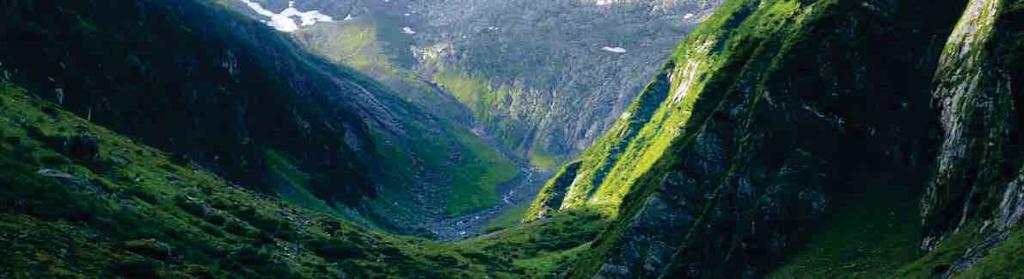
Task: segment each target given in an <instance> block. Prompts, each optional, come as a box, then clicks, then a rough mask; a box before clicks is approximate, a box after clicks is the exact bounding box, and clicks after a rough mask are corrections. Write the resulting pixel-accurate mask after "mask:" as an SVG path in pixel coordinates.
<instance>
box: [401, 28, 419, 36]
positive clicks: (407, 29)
mask: <svg viewBox="0 0 1024 279" xmlns="http://www.w3.org/2000/svg"><path fill="white" fill-rule="evenodd" d="M402 34H409V35H412V34H416V31H412V27H409V26H406V27H402Z"/></svg>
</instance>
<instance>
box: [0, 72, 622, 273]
mask: <svg viewBox="0 0 1024 279" xmlns="http://www.w3.org/2000/svg"><path fill="white" fill-rule="evenodd" d="M0 138H2V140H3V141H2V142H0V277H3V278H97V277H99V278H113V277H127V278H484V277H491V278H522V277H540V276H542V275H544V274H553V273H554V272H557V271H559V270H564V269H565V268H566V267H567V265H568V264H567V263H568V262H569V261H570V260H571V259H573V258H574V257H575V255H577V254H578V251H579V249H576V248H577V247H581V245H583V244H585V243H586V242H588V241H589V240H590V239H592V238H593V237H594V235H595V234H596V233H597V232H598V229H599V228H600V227H601V226H602V224H603V222H602V221H601V220H602V218H601V217H600V215H599V213H597V212H586V211H580V212H571V213H567V214H565V215H562V216H563V217H558V218H554V219H551V220H550V221H549V222H544V223H536V224H531V225H528V226H523V227H519V228H517V229H516V230H508V231H500V232H496V233H492V234H490V235H487V236H484V237H481V238H477V239H472V240H468V241H464V242H460V243H445V244H442V243H435V242H432V241H429V240H425V239H417V238H405V237H395V236H390V235H388V234H386V233H383V232H379V231H372V230H367V229H365V228H362V227H359V226H355V225H353V224H351V223H349V222H348V221H345V220H342V219H339V218H336V217H333V216H330V215H327V214H323V213H321V212H318V211H313V210H309V209H305V208H302V207H298V206H296V205H294V204H292V203H288V202H284V201H281V200H278V199H276V198H273V197H269V196H265V195H261V194H258V193H255V192H253V191H250V190H245V189H242V188H239V187H238V186H236V185H233V184H232V183H230V182H228V181H227V180H225V179H223V178H220V177H218V176H216V175H214V174H212V173H210V172H209V171H207V170H205V169H203V168H202V167H201V166H199V165H197V164H195V163H194V162H190V161H187V160H181V159H179V158H176V157H174V156H172V155H171V154H168V153H166V152H163V151H160V150H158V149H154V148H151V147H147V146H144V145H142V144H139V143H137V142H135V141H133V140H131V139H128V138H125V137H123V136H120V135H117V134H116V133H114V132H112V131H110V130H107V129H104V128H100V127H97V126H95V125H94V124H92V123H90V122H88V121H87V120H85V119H82V118H79V117H77V116H75V115H74V114H71V113H68V112H65V111H64V110H62V109H61V108H59V106H57V105H55V104H53V103H50V102H48V101H45V100H42V99H40V98H38V97H35V96H33V95H31V94H27V92H25V90H24V89H21V88H18V87H15V86H14V85H12V84H11V83H9V82H8V81H7V80H6V79H5V80H2V84H0ZM272 156H279V155H272ZM286 176H293V175H286Z"/></svg>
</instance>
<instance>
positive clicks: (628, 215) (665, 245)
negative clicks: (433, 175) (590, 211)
mask: <svg viewBox="0 0 1024 279" xmlns="http://www.w3.org/2000/svg"><path fill="white" fill-rule="evenodd" d="M968 2H970V3H968ZM1017 2H1019V1H921V2H915V1H867V2H865V1H843V0H822V1H787V0H779V1H770V0H769V1H742V0H741V1H727V2H726V3H724V4H723V5H722V6H721V7H720V8H719V9H718V10H717V11H716V12H715V14H714V15H712V16H711V17H710V18H708V20H706V21H705V22H704V23H703V24H702V26H701V27H700V28H698V29H697V30H695V31H694V32H693V33H691V34H690V35H689V36H688V37H687V39H686V40H684V42H683V43H682V44H681V46H680V48H679V49H678V50H677V51H676V53H675V55H674V56H673V58H672V60H671V61H670V62H669V63H667V65H666V66H665V69H664V70H663V72H662V73H661V74H660V75H659V76H658V77H657V78H655V79H654V81H652V82H651V83H650V84H649V85H648V86H647V88H646V89H645V90H644V91H643V92H642V93H641V95H640V96H639V97H638V99H637V101H635V102H634V103H633V105H632V106H631V107H630V109H629V110H627V113H625V114H624V115H623V116H622V117H621V118H620V119H619V121H618V122H617V123H616V124H614V125H613V126H612V128H611V130H610V131H609V133H607V134H605V135H604V137H603V138H602V139H601V140H599V141H598V142H597V143H596V144H595V145H594V146H593V147H591V149H589V150H588V151H586V152H584V154H583V155H582V156H581V158H580V160H579V161H578V162H574V163H571V164H569V165H567V166H565V167H564V168H563V169H562V171H561V172H560V173H559V174H558V175H556V177H555V178H554V179H552V180H550V181H549V182H548V184H547V185H546V186H545V188H544V189H543V190H542V192H541V194H540V197H539V198H538V200H537V201H536V202H535V203H534V204H533V206H532V207H531V209H530V211H529V212H528V213H527V220H534V219H543V217H544V216H545V215H546V214H550V213H552V212H557V211H558V210H566V209H571V208H592V207H597V208H606V209H607V210H612V215H613V216H616V217H615V218H616V220H615V221H613V222H612V225H611V226H610V227H609V228H608V229H607V230H606V231H604V232H603V233H602V234H601V236H600V237H599V238H598V239H597V240H595V242H594V245H593V246H592V247H591V248H592V250H590V251H589V252H588V253H589V255H588V256H586V257H584V259H583V260H580V261H579V262H578V265H577V266H576V268H575V269H574V270H573V271H572V274H571V276H572V277H579V278H584V277H591V276H595V275H596V276H599V277H613V278H634V277H658V276H664V277H669V278H676V277H699V278H721V277H761V276H766V275H769V274H770V275H772V276H776V277H779V278H791V277H808V278H819V277H836V276H839V277H854V278H859V277H868V278H875V277H882V278H886V277H896V278H926V277H931V276H957V275H970V274H985V275H975V276H982V277H991V276H995V277H998V276H1001V275H1000V274H1002V275H1003V276H1005V275H1006V274H1007V272H1013V271H1014V270H1016V269H1015V268H1014V267H1012V266H1014V265H1012V264H1008V263H1011V262H1016V261H1017V260H1016V259H1015V257H1014V256H1011V255H1008V254H1006V253H1012V252H1010V251H1018V250H1019V249H1018V248H1017V246H1019V241H1018V238H1017V237H1016V235H1017V234H1018V232H1019V231H1020V229H1018V228H1017V223H1019V219H1017V217H1014V216H1019V215H1018V213H1017V212H1019V208H1020V207H1019V206H1018V204H1019V203H1018V201H1017V200H1018V198H1017V195H1018V193H1019V192H1018V191H1019V190H1017V186H1016V184H1017V182H1015V181H1019V180H1018V178H1017V177H1018V172H1019V169H1020V167H1019V166H1018V165H1017V164H1018V163H1019V161H1020V160H1019V158H1018V157H1019V155H1017V152H1018V151H1017V149H1016V147H1015V146H1016V145H1015V144H1012V142H1014V139H1016V133H1017V132H1018V130H1020V129H1024V128H1021V127H1020V125H1019V124H1018V122H1019V121H1018V120H1019V118H1016V117H1015V116H1014V115H1017V114H1019V111H1021V109H1020V108H1018V107H1017V106H1016V105H1013V104H1014V103H1016V101H1017V100H1018V99H1017V97H1018V96H1016V95H1019V93H1018V92H1016V91H1014V90H1013V88H1014V87H1013V84H1015V82H1014V81H1015V80H1016V79H1019V76H1020V70H1019V69H1020V64H1019V60H1018V59H1019V58H1017V57H1019V55H1018V54H1019V53H1020V50H1021V49H1020V44H1021V39H1020V36H1019V32H1020V30H1021V26H1022V25H1020V24H1019V22H1018V20H1017V18H1018V17H1015V15H1016V14H1017V13H1019V12H1018V11H1019V10H1020V5H1021V4H1020V3H1017ZM936 73H938V74H936ZM936 155H938V156H936ZM997 224H1001V225H997ZM980 262H987V263H989V264H987V265H982V264H977V263H980ZM991 268H995V269H991Z"/></svg>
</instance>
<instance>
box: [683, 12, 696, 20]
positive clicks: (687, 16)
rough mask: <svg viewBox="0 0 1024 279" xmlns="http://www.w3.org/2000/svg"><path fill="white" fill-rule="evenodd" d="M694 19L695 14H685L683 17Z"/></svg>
mask: <svg viewBox="0 0 1024 279" xmlns="http://www.w3.org/2000/svg"><path fill="white" fill-rule="evenodd" d="M693 17H694V15H693V14H689V13H688V14H685V15H683V19H691V18H693Z"/></svg>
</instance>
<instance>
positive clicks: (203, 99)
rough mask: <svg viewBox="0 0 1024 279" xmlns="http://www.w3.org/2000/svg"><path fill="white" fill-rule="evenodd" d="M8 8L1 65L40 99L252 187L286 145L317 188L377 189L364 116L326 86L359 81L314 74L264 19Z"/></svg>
mask: <svg viewBox="0 0 1024 279" xmlns="http://www.w3.org/2000/svg"><path fill="white" fill-rule="evenodd" d="M2 6H3V9H2V11H0V13H2V19H0V20H2V22H0V35H2V37H3V38H4V39H3V40H2V41H0V62H2V63H4V67H5V68H6V69H10V70H12V71H13V73H14V78H15V80H18V81H19V82H20V83H21V84H24V85H26V86H27V87H28V88H30V89H31V91H32V92H35V93H37V94H38V95H40V96H41V97H44V98H46V99H48V100H51V101H54V102H57V103H59V104H62V105H63V106H64V107H66V108H68V109H69V110H71V111H74V112H75V113H76V114H78V115H81V116H83V117H86V118H89V119H90V120H91V121H94V122H96V123H101V124H103V125H107V126H109V127H111V128H113V129H114V130H117V131H119V132H121V133H125V134H127V135H131V136H134V137H138V138H140V139H141V140H142V141H144V142H147V143H150V144H153V145H155V146H159V147H161V148H165V149H167V150H169V151H172V152H175V153H178V154H181V155H179V156H180V157H181V158H182V159H185V160H187V159H191V160H195V161H197V162H199V163H201V164H202V165H203V166H205V167H208V168H211V169H212V170H215V171H216V172H218V173H220V174H222V175H224V176H225V177H227V178H229V179H231V180H233V181H237V182H239V183H241V184H243V185H247V186H252V187H270V186H269V185H271V183H269V182H270V179H271V177H270V175H269V173H270V172H269V171H268V162H267V159H266V158H267V156H266V152H267V151H268V150H276V151H278V152H281V153H284V154H287V155H288V156H289V157H292V158H295V159H296V164H297V166H298V167H299V169H300V170H302V171H304V172H307V173H314V174H316V175H315V176H312V177H311V179H310V185H309V187H310V190H311V191H312V192H314V193H316V194H317V196H319V197H322V198H324V199H327V200H337V201H344V202H346V203H348V204H355V203H356V202H358V201H359V200H361V199H362V197H364V196H367V195H371V196H372V195H373V194H374V185H373V184H372V183H371V181H369V179H368V176H367V175H368V174H369V172H370V171H371V170H372V168H373V165H372V163H370V162H369V161H370V160H373V158H375V156H374V154H373V152H372V151H373V143H372V141H371V139H370V136H369V132H368V130H367V127H366V125H365V124H363V122H362V121H361V120H360V119H359V118H358V117H357V115H356V114H354V113H352V112H350V111H353V108H352V107H350V106H346V105H345V104H340V103H338V102H332V100H330V99H328V98H327V97H325V96H326V95H324V93H326V92H331V93H333V92H338V93H341V94H352V93H351V89H350V88H342V87H339V85H338V84H336V83H335V82H333V81H331V80H328V79H327V78H326V76H324V75H310V74H307V73H309V70H308V66H307V65H304V64H303V63H306V62H304V60H302V59H299V58H298V56H299V54H297V53H296V52H295V50H294V48H293V47H292V46H291V45H290V43H289V42H287V41H286V40H284V39H282V38H280V37H279V36H277V35H276V34H273V33H272V32H267V31H266V30H264V29H265V28H264V27H263V25H261V24H259V23H257V22H251V21H248V20H240V19H238V18H237V17H236V16H233V15H232V14H231V13H230V12H227V11H226V10H223V9H222V8H218V7H215V6H208V4H201V3H199V2H194V1H4V2H3V4H2ZM346 90H348V93H346ZM186 158H187V159H186ZM263 190H275V189H263Z"/></svg>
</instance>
